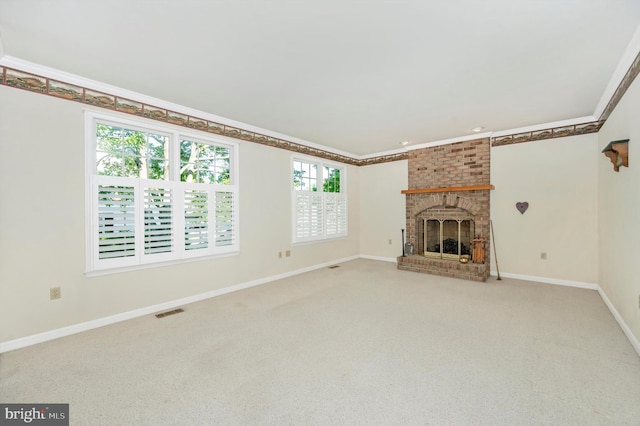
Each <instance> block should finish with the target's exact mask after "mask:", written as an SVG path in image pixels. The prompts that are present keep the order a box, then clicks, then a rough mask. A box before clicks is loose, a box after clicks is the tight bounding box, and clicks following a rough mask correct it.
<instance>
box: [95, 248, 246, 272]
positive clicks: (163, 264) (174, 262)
mask: <svg viewBox="0 0 640 426" xmlns="http://www.w3.org/2000/svg"><path fill="white" fill-rule="evenodd" d="M239 254H240V252H239V251H234V252H231V253H223V254H212V255H210V256H201V257H192V258H187V259H179V260H170V261H166V262H156V263H145V264H143V265H135V266H125V267H122V268H111V269H99V270H96V271H88V272H85V274H84V275H85V277H87V278H92V277H100V276H103V275H112V274H120V273H122V272H132V271H139V270H143V269H155V268H162V267H166V266H174V265H182V264H184V263H192V262H202V261H204V260H212V259H221V258H224V257H231V256H237V255H239Z"/></svg>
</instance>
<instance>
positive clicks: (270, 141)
mask: <svg viewBox="0 0 640 426" xmlns="http://www.w3.org/2000/svg"><path fill="white" fill-rule="evenodd" d="M638 74H640V54H638V55H637V56H636V59H635V60H634V62H633V64H632V65H631V67H630V68H629V70H628V71H627V73H626V74H625V76H624V78H623V79H622V81H621V82H620V84H619V85H618V88H617V89H616V91H615V93H614V95H613V96H612V97H611V99H610V100H609V103H608V104H607V106H606V108H605V109H604V111H603V113H602V115H601V116H600V118H599V120H598V121H592V122H588V123H581V124H576V125H570V126H561V127H554V128H549V129H542V130H535V131H530V132H522V133H514V134H509V135H503V136H496V137H492V138H491V145H492V146H504V145H512V144H516V143H522V142H532V141H539V140H544V139H553V138H561V137H566V136H574V135H584V134H588V133H597V132H598V131H600V128H601V127H602V126H603V125H604V123H605V121H606V120H607V118H608V117H609V115H610V114H611V112H612V111H613V110H614V109H615V107H616V105H617V104H618V102H619V101H620V99H621V98H622V97H623V96H624V94H625V93H626V91H627V89H628V88H629V86H631V83H633V80H634V79H635V78H636V77H637V76H638ZM0 85H4V86H9V87H15V88H18V89H23V90H28V91H30V92H35V93H41V94H43V95H48V96H53V97H56V98H60V99H66V100H70V101H74V102H80V103H83V104H87V105H91V106H96V107H99V108H105V109H109V110H113V111H118V112H122V113H125V114H131V115H136V116H140V117H145V118H149V119H152V120H157V121H162V122H165V123H170V124H174V125H178V126H183V127H187V128H192V129H196V130H200V131H203V132H208V133H213V134H218V135H224V136H227V137H230V138H234V139H240V140H243V141H247V142H253V143H258V144H261V145H267V146H271V147H274V148H280V149H285V150H287V151H292V152H297V153H300V154H305V155H311V156H315V157H320V158H324V159H326V160H330V161H335V162H339V163H344V164H351V165H354V166H368V165H372V164H381V163H388V162H391V161H400V160H406V159H407V158H408V153H407V152H401V153H394V154H388V155H381V156H377V157H371V158H365V159H358V158H352V157H349V156H346V155H341V154H336V153H333V152H329V151H325V150H322V149H319V148H312V147H309V146H306V145H303V144H299V143H296V142H291V141H287V140H285V139H278V138H274V137H271V136H268V135H263V134H260V133H256V132H252V131H250V130H245V129H241V128H237V127H233V126H228V125H225V124H222V123H217V122H214V121H210V120H207V119H204V118H199V117H195V116H191V115H188V114H183V113H180V112H177V111H171V110H168V109H166V108H162V107H157V106H154V105H149V104H146V103H143V102H138V101H135V100H132V99H127V98H123V97H120V96H117V95H113V94H109V93H103V92H100V91H96V90H93V89H89V88H87V87H82V86H78V85H75V84H70V83H67V82H64V81H59V80H56V79H52V78H49V77H44V76H41V75H37V74H33V73H29V72H25V71H21V70H18V69H14V68H11V67H5V66H0Z"/></svg>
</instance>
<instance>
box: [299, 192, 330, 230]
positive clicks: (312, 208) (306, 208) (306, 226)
mask: <svg viewBox="0 0 640 426" xmlns="http://www.w3.org/2000/svg"><path fill="white" fill-rule="evenodd" d="M322 198H323V197H322V194H321V193H317V192H302V191H296V192H295V204H296V215H295V219H296V223H295V237H296V241H305V240H313V239H317V238H319V237H322V235H323V231H324V229H323V228H324V222H323V206H322V204H323V202H322Z"/></svg>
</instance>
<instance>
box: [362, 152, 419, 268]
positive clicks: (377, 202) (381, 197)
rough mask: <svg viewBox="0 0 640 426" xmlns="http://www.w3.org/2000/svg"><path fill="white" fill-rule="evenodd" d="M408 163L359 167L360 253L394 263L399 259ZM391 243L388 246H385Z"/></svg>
mask: <svg viewBox="0 0 640 426" xmlns="http://www.w3.org/2000/svg"><path fill="white" fill-rule="evenodd" d="M407 167H408V161H407V160H403V161H394V162H391V163H382V164H374V165H371V166H364V167H360V180H361V185H360V226H361V228H360V230H361V232H360V253H362V254H363V255H365V256H371V257H375V258H383V259H388V260H391V259H394V260H395V258H396V257H398V256H400V255H402V243H401V240H402V233H401V230H402V229H404V228H405V227H406V220H405V214H406V213H405V195H404V194H401V193H400V191H402V190H403V189H407V188H408V186H407V185H408V170H407ZM389 240H391V244H389Z"/></svg>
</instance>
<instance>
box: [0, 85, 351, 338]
mask: <svg viewBox="0 0 640 426" xmlns="http://www.w3.org/2000/svg"><path fill="white" fill-rule="evenodd" d="M85 108H86V106H84V105H81V104H78V103H74V102H70V101H66V100H59V99H56V98H53V97H49V96H43V95H40V94H34V93H30V92H27V91H23V90H19V89H14V88H8V87H6V86H0V203H1V206H0V343H2V342H7V341H10V340H14V339H18V338H22V337H26V336H30V335H34V334H37V333H41V332H46V331H50V330H55V329H58V328H61V327H65V326H70V325H74V324H79V323H82V322H85V321H90V320H95V319H100V318H104V317H107V316H111V315H115V314H119V313H123V312H129V311H132V310H135V309H139V308H144V307H147V306H152V305H155V304H159V303H164V302H169V301H172V300H176V299H180V298H184V297H189V296H193V295H197V294H201V293H204V292H208V291H211V290H216V289H222V288H225V287H229V286H232V285H236V284H242V283H245V282H249V281H253V280H257V279H260V278H265V277H269V276H273V275H277V274H283V273H286V272H290V271H295V270H297V269H301V268H305V267H310V266H313V265H317V264H321V263H325V262H330V261H333V260H337V259H342V258H345V257H350V256H356V255H357V254H358V253H359V242H360V235H359V228H360V224H359V221H358V216H359V211H360V206H359V201H358V188H359V170H358V168H356V167H352V166H348V167H347V176H348V184H347V187H348V196H349V204H348V209H349V237H348V238H344V239H339V240H335V241H331V242H326V243H316V244H308V245H304V246H295V247H292V245H291V207H290V205H291V193H290V189H289V188H290V182H291V180H290V171H291V164H290V162H291V153H290V152H288V151H285V150H280V149H276V148H270V147H265V146H261V145H258V144H253V143H250V142H241V143H240V232H241V239H240V245H241V254H239V255H237V256H231V257H226V258H220V259H214V260H206V261H198V262H192V263H186V264H182V265H178V266H167V267H159V268H154V269H148V270H138V271H133V272H126V273H119V274H113V275H105V276H99V277H93V278H86V277H85V276H84V267H85V264H84V262H85V249H84V245H85V229H84V223H85V222H84V214H85V213H84V206H85V200H84V197H85V193H84V179H85V176H84V140H83V138H84V136H83V135H84V128H83V126H84V119H83V111H84V109H85ZM101 112H104V110H101ZM285 250H291V257H289V258H283V259H278V256H277V254H278V251H285ZM53 286H61V287H62V298H61V299H59V300H54V301H51V300H49V288H50V287H53Z"/></svg>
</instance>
